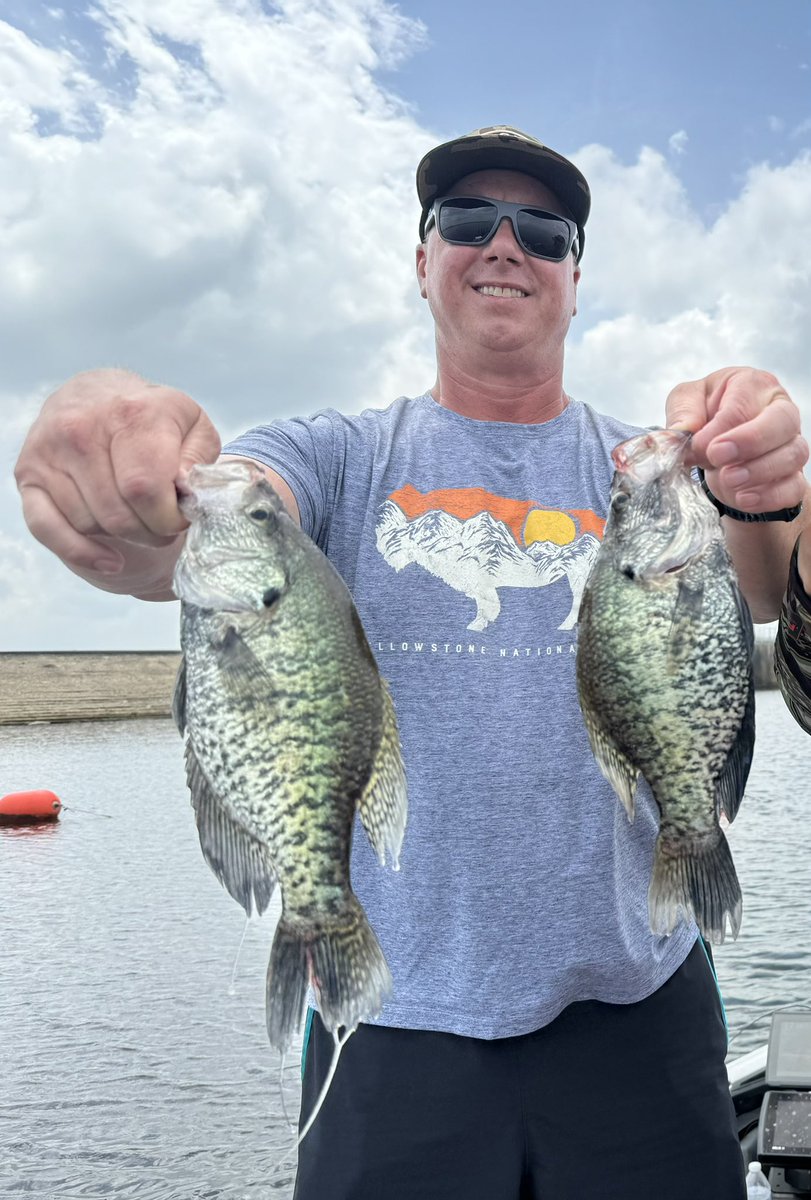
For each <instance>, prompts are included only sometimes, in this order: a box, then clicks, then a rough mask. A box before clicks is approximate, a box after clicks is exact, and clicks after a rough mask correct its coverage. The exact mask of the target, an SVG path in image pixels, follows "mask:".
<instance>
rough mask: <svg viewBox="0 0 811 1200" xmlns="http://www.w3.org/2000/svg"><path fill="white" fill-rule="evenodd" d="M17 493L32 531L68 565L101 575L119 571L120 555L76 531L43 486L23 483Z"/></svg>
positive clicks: (122, 563)
mask: <svg viewBox="0 0 811 1200" xmlns="http://www.w3.org/2000/svg"><path fill="white" fill-rule="evenodd" d="M20 496H21V498H22V506H23V516H24V517H25V522H26V524H27V526H28V528H29V529H30V530H31V533H32V534H33V535H34V537H35V538H36V539H37V541H38V542H41V543H42V545H43V546H45V547H46V548H47V549H48V550H51V551H53V553H54V554H56V555H57V556H58V557H59V558H61V559H62V561H63V562H65V563H67V565H68V566H69V567H72V568H73V569H74V570H77V571H99V572H101V573H102V574H104V575H115V574H117V573H118V572H119V571H120V570H121V568H122V567H123V565H124V560H123V558H122V557H121V555H120V554H118V553H117V552H116V551H115V550H112V549H110V548H109V547H107V546H104V547H102V546H100V545H99V544H98V543H97V542H94V541H93V539H92V538H90V537H87V536H85V535H84V534H82V533H79V532H78V530H76V529H75V528H74V527H73V526H72V525H71V524H70V522H69V521H68V520H67V519H66V518H65V517H64V515H63V514H62V513H61V512H60V511H59V509H58V508H57V506H56V505H55V504H54V502H53V500H52V499H51V498H50V496H49V495H48V494H47V493H46V492H45V491H44V490H43V489H42V488H39V487H34V486H32V485H30V484H24V485H23V486H22V487H21V488H20Z"/></svg>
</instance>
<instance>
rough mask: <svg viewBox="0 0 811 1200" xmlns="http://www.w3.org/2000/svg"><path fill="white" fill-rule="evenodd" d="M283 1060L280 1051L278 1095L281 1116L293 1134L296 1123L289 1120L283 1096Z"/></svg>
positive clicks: (283, 1056)
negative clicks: (280, 1099) (280, 1101)
mask: <svg viewBox="0 0 811 1200" xmlns="http://www.w3.org/2000/svg"><path fill="white" fill-rule="evenodd" d="M284 1060H285V1054H284V1051H282V1061H281V1063H280V1065H279V1095H280V1096H281V1098H282V1116H283V1117H284V1119H285V1121H286V1122H287V1125H288V1128H289V1130H290V1132H291V1133H294V1132H295V1129H296V1122H295V1121H293V1120H291V1118H290V1113H289V1112H288V1111H287V1099H286V1097H285V1094H284ZM282 1162H284V1159H282Z"/></svg>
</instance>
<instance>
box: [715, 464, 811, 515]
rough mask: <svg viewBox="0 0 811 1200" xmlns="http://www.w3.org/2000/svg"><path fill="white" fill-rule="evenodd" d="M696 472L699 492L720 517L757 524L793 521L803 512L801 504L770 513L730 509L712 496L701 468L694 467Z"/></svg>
mask: <svg viewBox="0 0 811 1200" xmlns="http://www.w3.org/2000/svg"><path fill="white" fill-rule="evenodd" d="M696 471H697V472H698V482H699V483H700V484H701V490H702V491H703V492H704V495H705V496H706V497H707V499H708V500H709V502H710V503H711V504H714V505H715V507H716V508H717V509H718V511H719V513H720V514H721V516H722V517H732V520H733V521H746V522H749V523H751V522H759V521H794V520H795V519H796V518H797V517H799V515H800V513H801V512H802V511H803V506H802V504H795V505H794V506H793V507H792V508H776V509H774V510H773V511H772V512H759V513H750V512H744V511H743V509H741V508H730V507H729V505H728V504H724V503H723V501H721V500H719V499H718V497H717V496H713V494H712V492H711V491H710V489H709V486H708V485H707V481H706V479H705V478H704V472H703V471H702V469H701V467H696Z"/></svg>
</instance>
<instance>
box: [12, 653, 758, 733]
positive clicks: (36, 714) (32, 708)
mask: <svg viewBox="0 0 811 1200" xmlns="http://www.w3.org/2000/svg"><path fill="white" fill-rule="evenodd" d="M179 663H180V655H179V653H177V652H176V651H171V650H167V651H163V650H155V651H139V650H129V651H118V652H115V651H110V652H102V651H95V650H88V651H82V652H75V653H74V652H70V651H63V652H54V653H47V652H43V653H33V652H32V653H26V652H19V653H14V652H7V653H2V652H0V725H25V724H27V723H28V722H30V721H95V720H102V721H103V720H117V719H120V718H122V717H168V716H169V715H170V712H171V704H172V693H173V691H174V683H175V676H176V674H177V668H178V664H179ZM755 683H756V686H757V687H759V688H770V687H775V686H776V681H775V677H774V670H773V668H772V643H771V641H765V640H761V641H758V642H757V643H756V646H755Z"/></svg>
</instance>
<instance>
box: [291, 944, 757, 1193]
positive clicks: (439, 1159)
mask: <svg viewBox="0 0 811 1200" xmlns="http://www.w3.org/2000/svg"><path fill="white" fill-rule="evenodd" d="M726 1047H727V1035H726V1027H725V1021H724V1016H723V1009H722V1005H721V1000H720V996H719V993H718V988H717V985H716V981H715V977H714V974H713V971H712V968H711V966H710V964H709V961H708V959H707V955H706V953H705V951H704V949H703V947H702V945H701V943H700V942H697V943H696V945H695V946H694V948H693V950H692V951H691V952H690V954H689V955H688V957H687V959H686V961H685V962H684V964H683V965H682V966H681V967H680V968H679V969H678V971H676V973H675V974H674V975H673V976H672V978H671V979H669V980H668V982H667V983H665V984H664V985H663V986H662V987H661V988H659V990H658V991H657V992H654V993H653V995H652V996H649V997H648V998H647V999H645V1000H641V1001H639V1002H638V1003H636V1004H604V1003H602V1002H600V1001H596V1000H587V1001H582V1002H580V1003H577V1004H572V1005H570V1006H569V1007H568V1008H566V1009H565V1010H564V1011H563V1012H562V1013H561V1014H560V1016H559V1017H557V1018H556V1020H554V1021H553V1022H552V1023H551V1024H550V1025H548V1026H546V1027H545V1028H543V1029H540V1030H538V1031H537V1032H535V1033H530V1034H526V1035H525V1036H523V1037H512V1038H500V1039H498V1040H496V1041H484V1040H482V1039H478V1038H466V1037H458V1036H456V1035H455V1034H449V1033H432V1032H424V1031H418V1030H410V1029H389V1028H385V1027H383V1026H375V1025H361V1026H360V1027H359V1028H358V1030H357V1031H356V1032H355V1033H354V1034H353V1035H352V1037H350V1038H349V1040H348V1042H347V1043H346V1046H345V1047H344V1049H343V1051H342V1055H341V1059H340V1062H339V1065H338V1069H337V1071H336V1073H335V1078H334V1079H333V1081H332V1086H331V1088H330V1091H329V1093H328V1095H327V1099H326V1101H325V1103H324V1106H323V1108H322V1109H321V1112H320V1113H319V1115H318V1117H317V1119H316V1121H315V1124H314V1125H313V1128H312V1129H311V1130H310V1132H309V1133H308V1134H307V1136H306V1138H305V1139H304V1141H303V1142H302V1144H301V1146H300V1148H299V1166H298V1176H297V1181H296V1190H295V1200H591V1198H594V1200H685V1197H687V1196H689V1197H695V1198H696V1200H698V1198H701V1197H706V1200H743V1198H744V1197H745V1193H746V1188H745V1184H744V1169H743V1158H742V1156H741V1151H740V1148H739V1145H738V1138H737V1135H736V1132H735V1125H734V1120H733V1106H732V1101H731V1098H730V1094H729V1086H728V1083H727V1074H726V1069H725V1066H724V1058H725V1055H726ZM332 1051H333V1041H332V1037H331V1035H330V1034H329V1033H327V1032H326V1030H325V1029H324V1027H323V1025H322V1024H321V1022H320V1020H319V1019H318V1017H315V1019H314V1021H313V1023H312V1028H311V1033H310V1037H309V1042H308V1047H307V1051H306V1059H305V1071H304V1084H303V1095H302V1119H306V1116H307V1114H308V1113H309V1112H310V1109H311V1107H312V1104H313V1102H314V1099H315V1097H316V1096H317V1094H318V1091H319V1088H320V1084H321V1080H322V1079H323V1077H324V1073H325V1072H326V1070H327V1068H328V1066H329V1063H330V1059H331V1057H332Z"/></svg>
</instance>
